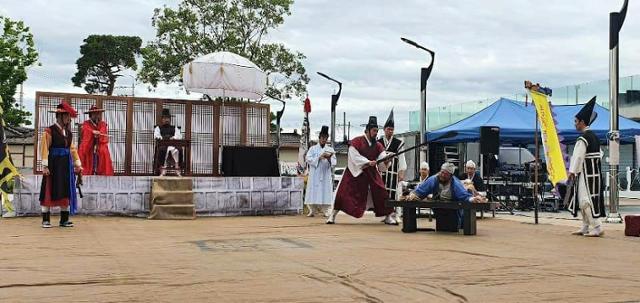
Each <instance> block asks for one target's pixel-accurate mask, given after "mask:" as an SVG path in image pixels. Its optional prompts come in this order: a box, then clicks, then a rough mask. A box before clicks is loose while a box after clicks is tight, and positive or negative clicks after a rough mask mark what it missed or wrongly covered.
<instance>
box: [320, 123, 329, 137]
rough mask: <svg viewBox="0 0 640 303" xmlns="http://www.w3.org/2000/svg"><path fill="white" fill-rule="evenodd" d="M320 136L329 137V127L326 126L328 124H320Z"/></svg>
mask: <svg viewBox="0 0 640 303" xmlns="http://www.w3.org/2000/svg"><path fill="white" fill-rule="evenodd" d="M322 136H327V137H329V127H328V126H326V125H323V126H322V128H321V129H320V135H319V137H322Z"/></svg>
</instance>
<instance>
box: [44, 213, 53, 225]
mask: <svg viewBox="0 0 640 303" xmlns="http://www.w3.org/2000/svg"><path fill="white" fill-rule="evenodd" d="M51 227H52V226H51V213H50V212H46V213H42V228H51Z"/></svg>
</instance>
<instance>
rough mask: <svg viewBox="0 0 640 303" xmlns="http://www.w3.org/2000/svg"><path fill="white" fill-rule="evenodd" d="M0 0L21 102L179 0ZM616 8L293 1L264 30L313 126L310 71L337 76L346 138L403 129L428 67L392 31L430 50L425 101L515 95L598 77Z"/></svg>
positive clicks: (631, 55) (293, 104) (315, 80)
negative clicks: (32, 55)
mask: <svg viewBox="0 0 640 303" xmlns="http://www.w3.org/2000/svg"><path fill="white" fill-rule="evenodd" d="M2 2H3V3H2V5H0V7H2V9H1V10H0V12H1V13H3V14H5V15H8V16H10V17H11V18H14V19H21V20H24V21H25V22H26V23H27V24H28V25H29V26H31V28H32V31H33V33H34V35H35V38H36V42H37V46H38V50H39V51H40V54H41V62H42V67H38V68H33V69H32V70H31V71H30V73H29V76H30V78H29V80H28V81H27V82H26V83H25V89H26V90H27V91H28V94H30V98H31V99H33V96H34V94H33V92H35V90H62V91H74V92H78V91H80V92H81V91H82V90H81V89H79V88H74V87H73V86H72V84H71V81H70V78H71V77H72V76H73V74H74V73H75V60H76V59H77V57H78V56H79V46H80V44H81V43H82V40H83V39H84V38H86V36H88V35H89V34H94V33H109V34H123V35H138V36H141V37H142V38H143V40H145V41H149V40H151V39H153V37H154V29H153V28H152V27H151V16H152V15H153V9H154V8H156V7H161V6H163V5H165V4H166V5H168V6H173V7H175V6H176V5H177V3H178V2H179V1H178V0H172V1H160V0H137V1H126V0H114V1H98V0H90V1H86V0H65V1H55V2H51V1H45V0H23V1H8V0H2ZM52 3H55V5H53V4H52ZM621 5H622V1H601V0H582V1H579V2H576V1H556V2H545V3H544V4H542V3H541V2H539V1H533V0H513V1H504V0H501V1H498V0H491V1H489V0H487V1H471V0H464V1H436V0H408V1H402V2H392V1H384V0H371V1H362V0H361V1H329V0H298V1H296V3H295V4H294V6H293V8H292V15H291V16H288V17H287V18H286V19H285V23H284V25H283V26H281V27H280V28H278V29H275V30H272V32H271V33H270V35H269V37H268V39H269V40H271V41H277V42H282V43H284V44H286V45H287V46H288V47H290V48H291V49H293V50H298V51H301V52H302V53H304V54H305V55H306V56H307V59H306V60H305V62H304V63H305V66H306V68H307V72H308V73H309V75H310V76H311V80H312V81H311V83H310V84H309V87H308V89H309V93H310V97H311V100H312V103H313V112H312V113H311V125H312V127H313V128H314V129H319V127H320V125H322V124H327V125H328V124H329V123H330V97H331V94H332V93H334V92H335V90H336V87H335V85H334V84H333V83H331V82H329V81H327V80H325V79H323V78H321V77H319V76H317V75H316V72H317V71H322V72H324V73H327V74H329V75H331V76H333V77H334V78H336V79H339V80H341V81H343V83H344V90H343V93H342V97H341V99H340V102H339V104H338V108H337V111H338V114H337V116H338V120H339V121H340V123H342V122H341V120H342V112H346V113H347V120H348V121H351V124H352V125H356V126H357V127H355V128H353V129H352V131H351V134H352V135H353V134H354V133H360V131H361V129H360V127H359V125H360V124H363V123H365V122H366V120H367V117H368V116H369V115H377V116H378V118H379V119H380V120H383V119H384V118H386V116H387V115H388V112H389V111H390V110H391V107H395V113H396V119H397V120H398V122H397V123H396V125H397V128H398V129H399V130H403V129H407V128H408V117H409V114H408V112H409V111H412V110H418V109H419V100H420V92H419V89H420V87H419V78H420V68H421V67H423V66H426V65H427V64H428V56H427V54H426V53H425V52H423V51H420V50H418V49H416V48H414V47H411V46H409V45H407V44H405V43H403V42H401V41H400V37H407V38H411V39H412V40H414V41H417V42H419V43H422V44H424V45H425V46H428V47H430V48H432V49H433V50H434V51H435V52H436V58H435V65H434V70H433V73H432V76H431V79H430V80H429V85H428V91H427V97H428V102H429V104H430V107H436V106H442V105H446V104H453V103H460V102H465V101H474V100H480V99H486V98H495V97H499V96H511V95H513V94H515V93H522V92H523V89H522V82H523V80H525V79H531V80H534V81H538V82H541V83H544V84H546V85H549V86H552V87H558V86H562V85H568V84H575V83H580V82H586V81H593V80H601V79H607V77H608V23H609V12H612V11H617V10H619V9H620V6H621ZM638 10H640V5H638V4H637V3H635V2H632V3H631V4H630V7H629V15H628V18H627V20H626V22H625V25H624V28H623V30H622V32H621V51H620V62H621V70H620V73H621V75H631V74H638V73H640V57H638V56H636V55H635V54H637V53H638V52H639V51H640V39H634V35H635V33H638V32H640V18H634V17H635V16H636V15H637V13H634V12H636V11H638ZM125 80H126V79H125ZM125 80H123V81H125ZM126 81H130V80H126ZM127 83H128V82H127ZM136 93H137V94H140V95H145V96H157V97H162V98H183V97H186V98H192V99H195V98H197V96H196V95H194V94H191V95H186V94H185V93H184V92H182V91H181V90H180V88H179V87H176V86H163V87H161V88H159V89H157V90H155V91H154V92H149V91H147V90H146V89H145V87H144V86H143V85H142V84H140V83H138V85H137V89H136ZM273 104H274V108H279V105H276V104H277V103H273ZM302 117H303V113H302V105H301V102H299V100H291V101H290V102H289V104H288V105H287V110H286V112H285V115H284V117H283V121H282V124H283V126H284V127H285V129H293V128H298V129H299V128H300V126H301V124H302Z"/></svg>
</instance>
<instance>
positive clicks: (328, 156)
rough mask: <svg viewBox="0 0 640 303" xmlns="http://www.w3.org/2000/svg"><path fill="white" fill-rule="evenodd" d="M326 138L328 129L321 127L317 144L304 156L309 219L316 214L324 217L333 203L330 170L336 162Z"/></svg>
mask: <svg viewBox="0 0 640 303" xmlns="http://www.w3.org/2000/svg"><path fill="white" fill-rule="evenodd" d="M328 138H329V127H328V126H322V130H321V131H320V136H319V138H318V144H316V145H314V146H312V147H311V148H310V149H309V151H308V152H307V156H306V161H307V164H308V165H309V179H308V181H307V192H306V195H305V198H304V201H305V204H306V205H307V208H308V209H309V214H308V215H307V216H309V217H313V216H314V215H315V214H316V213H317V212H319V213H321V214H323V215H324V216H325V217H326V216H327V211H328V208H329V206H330V205H331V204H332V203H333V175H332V168H333V167H335V166H336V162H337V160H336V153H335V151H334V150H333V148H332V147H331V146H329V145H327V139H328Z"/></svg>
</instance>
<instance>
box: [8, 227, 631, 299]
mask: <svg viewBox="0 0 640 303" xmlns="http://www.w3.org/2000/svg"><path fill="white" fill-rule="evenodd" d="M57 219H58V218H57V217H55V219H54V220H56V221H57ZM74 221H75V223H76V227H75V228H73V229H62V228H57V227H56V228H52V229H48V230H45V229H42V228H40V227H39V223H40V219H39V218H33V217H32V218H13V219H4V220H3V219H0V240H1V241H2V249H1V250H0V252H1V253H0V302H180V303H182V302H532V301H556V302H635V301H640V257H639V256H640V255H639V252H640V238H629V237H624V235H623V233H622V231H621V225H616V226H610V225H607V226H606V228H607V233H606V235H605V237H604V238H601V239H594V238H585V237H577V236H571V235H569V233H570V232H571V231H573V230H574V229H575V227H576V226H578V225H579V221H573V220H560V219H553V218H547V219H544V220H542V222H541V224H539V225H533V224H530V223H529V222H532V221H531V218H528V217H524V216H504V215H500V216H499V217H498V218H495V219H483V220H479V221H478V235H477V236H464V235H462V234H447V233H427V232H422V233H415V234H403V233H402V232H400V228H399V227H396V226H385V225H383V224H381V223H379V221H378V219H376V218H374V217H372V216H371V215H367V216H366V217H365V218H364V219H361V220H356V219H352V218H349V217H347V216H344V215H342V216H339V217H338V224H336V225H325V224H323V223H324V220H323V219H322V218H318V217H316V218H306V217H302V216H285V217H235V218H198V219H197V220H194V221H149V220H144V219H136V218H116V217H75V218H74ZM554 222H561V224H552V223H554ZM420 224H421V225H422V226H423V227H424V226H432V225H433V223H430V222H428V221H426V220H424V221H421V223H420Z"/></svg>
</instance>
